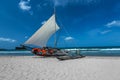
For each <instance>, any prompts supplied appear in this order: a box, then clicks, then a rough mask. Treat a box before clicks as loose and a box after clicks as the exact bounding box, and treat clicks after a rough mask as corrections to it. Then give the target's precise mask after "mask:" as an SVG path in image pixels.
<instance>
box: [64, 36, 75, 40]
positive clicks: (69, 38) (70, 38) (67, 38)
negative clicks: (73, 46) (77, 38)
mask: <svg viewBox="0 0 120 80" xmlns="http://www.w3.org/2000/svg"><path fill="white" fill-rule="evenodd" d="M72 39H74V38H73V37H71V36H69V37H66V38H65V40H66V41H68V40H72Z"/></svg>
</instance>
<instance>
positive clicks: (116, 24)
mask: <svg viewBox="0 0 120 80" xmlns="http://www.w3.org/2000/svg"><path fill="white" fill-rule="evenodd" d="M105 26H107V27H109V28H110V27H120V20H114V21H112V22H109V23H107V24H106V25H105Z"/></svg>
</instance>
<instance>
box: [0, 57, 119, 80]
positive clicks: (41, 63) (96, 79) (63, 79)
mask: <svg viewBox="0 0 120 80" xmlns="http://www.w3.org/2000/svg"><path fill="white" fill-rule="evenodd" d="M0 80H120V57H85V58H82V59H74V60H66V61H59V60H57V59H56V58H41V57H35V56H16V57H7V56H6V57H5V56H4V57H0Z"/></svg>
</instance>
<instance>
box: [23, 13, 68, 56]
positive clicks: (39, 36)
mask: <svg viewBox="0 0 120 80" xmlns="http://www.w3.org/2000/svg"><path fill="white" fill-rule="evenodd" d="M59 29H60V27H59V26H58V25H57V23H56V18H55V14H53V15H52V16H51V17H50V18H49V19H48V20H47V21H46V23H45V24H44V25H42V26H41V27H40V28H39V29H38V30H37V31H36V32H35V33H34V34H33V35H32V36H31V37H30V38H29V39H28V40H27V41H26V42H25V43H24V45H31V44H32V45H36V46H40V47H41V48H33V49H32V53H33V54H35V55H38V56H64V55H66V53H65V52H64V51H61V50H60V49H58V48H56V44H57V43H56V42H57V41H56V34H55V42H54V47H53V48H51V47H47V46H46V44H47V42H48V40H49V38H50V37H51V36H52V35H53V34H54V33H56V32H57V31H58V30H59Z"/></svg>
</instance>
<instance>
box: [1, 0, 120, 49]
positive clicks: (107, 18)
mask: <svg viewBox="0 0 120 80" xmlns="http://www.w3.org/2000/svg"><path fill="white" fill-rule="evenodd" d="M54 5H55V8H56V17H57V23H58V25H59V26H60V27H61V29H62V30H61V33H60V37H59V40H58V46H60V47H65V46H66V47H76V46H77V47H78V46H80V47H87V46H120V37H119V36H120V0H1V1H0V48H14V47H15V46H19V44H22V43H24V42H25V41H26V40H27V39H28V38H29V37H30V36H31V35H32V34H33V33H34V32H35V31H36V30H37V29H38V28H39V27H40V26H41V25H43V24H44V23H45V21H46V20H47V19H48V18H49V17H50V16H52V14H53V11H54V9H53V7H54ZM52 44H53V37H52V38H51V39H50V40H49V42H48V45H52Z"/></svg>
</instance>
